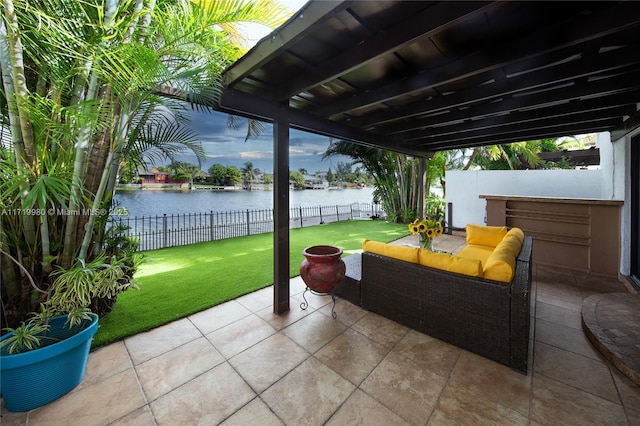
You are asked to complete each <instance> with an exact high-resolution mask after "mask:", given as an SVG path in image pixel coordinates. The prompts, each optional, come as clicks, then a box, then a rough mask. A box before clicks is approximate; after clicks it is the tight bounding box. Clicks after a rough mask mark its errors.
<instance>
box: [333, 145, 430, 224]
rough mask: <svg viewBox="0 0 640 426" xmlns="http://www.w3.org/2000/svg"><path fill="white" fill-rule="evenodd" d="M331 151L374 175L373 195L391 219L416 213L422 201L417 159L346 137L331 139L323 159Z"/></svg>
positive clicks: (399, 219)
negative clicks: (336, 139)
mask: <svg viewBox="0 0 640 426" xmlns="http://www.w3.org/2000/svg"><path fill="white" fill-rule="evenodd" d="M332 155H346V156H348V157H351V158H352V159H353V160H354V161H353V163H352V164H351V165H353V164H361V165H362V166H363V167H364V168H365V170H367V172H368V173H369V174H370V175H371V176H373V179H374V185H375V190H374V197H375V198H376V199H378V200H379V201H380V203H381V204H382V207H383V209H384V211H385V213H386V214H387V217H388V218H389V219H390V220H392V221H395V222H398V223H406V222H409V221H411V220H413V219H414V218H415V217H416V215H417V212H418V211H419V208H418V207H419V204H420V202H421V200H420V197H419V185H420V184H421V182H420V179H419V162H418V160H417V159H409V158H408V157H407V156H406V155H404V154H399V153H395V152H390V151H384V150H381V149H378V148H370V147H367V146H364V145H357V144H354V143H351V142H347V141H338V142H331V143H330V144H329V147H328V148H327V150H326V151H325V153H324V154H323V159H324V158H327V157H330V156H332ZM351 165H350V166H351Z"/></svg>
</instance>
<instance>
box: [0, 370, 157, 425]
mask: <svg viewBox="0 0 640 426" xmlns="http://www.w3.org/2000/svg"><path fill="white" fill-rule="evenodd" d="M145 402H146V401H145V399H144V395H143V394H142V390H141V389H140V386H139V385H138V381H137V379H136V375H135V373H134V371H133V368H131V369H128V370H126V371H123V372H122V373H119V374H116V375H114V376H111V377H109V378H107V379H105V380H103V381H102V382H99V383H97V384H95V385H92V386H87V387H85V388H83V389H80V390H78V391H77V392H71V393H69V394H67V395H65V396H63V397H62V398H60V399H58V400H56V401H54V402H52V403H50V404H47V405H45V406H44V407H40V408H38V409H37V410H33V411H31V412H30V413H29V423H28V424H29V425H47V426H55V425H69V424H71V423H73V424H78V425H100V424H109V423H111V422H114V421H116V420H117V419H120V418H122V417H124V416H126V415H128V414H130V413H132V412H134V411H136V410H138V409H139V408H141V407H143V406H144V405H145ZM2 423H3V424H4V419H3V422H2Z"/></svg>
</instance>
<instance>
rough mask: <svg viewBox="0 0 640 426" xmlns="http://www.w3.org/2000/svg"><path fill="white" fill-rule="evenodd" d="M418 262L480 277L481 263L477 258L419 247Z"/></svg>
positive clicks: (481, 273) (481, 274)
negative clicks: (435, 251)
mask: <svg viewBox="0 0 640 426" xmlns="http://www.w3.org/2000/svg"><path fill="white" fill-rule="evenodd" d="M418 262H419V263H420V265H422V266H428V267H430V268H436V269H442V270H443V271H447V272H455V273H457V274H463V275H469V276H472V277H479V278H482V276H483V272H482V263H481V262H480V261H479V260H477V259H468V258H465V257H460V256H454V255H451V254H447V253H434V252H432V251H429V250H425V249H420V252H419V255H418Z"/></svg>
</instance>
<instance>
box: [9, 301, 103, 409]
mask: <svg viewBox="0 0 640 426" xmlns="http://www.w3.org/2000/svg"><path fill="white" fill-rule="evenodd" d="M91 316H92V320H91V321H89V320H86V321H84V322H83V324H81V325H80V326H76V327H73V328H71V329H69V328H68V327H66V326H65V321H66V320H67V316H66V315H64V316H60V317H56V318H53V319H52V320H51V321H50V322H49V324H50V326H51V327H50V330H49V332H48V333H47V335H48V336H51V337H54V338H56V339H64V340H61V341H58V342H56V343H53V344H51V345H48V346H45V347H41V348H39V349H36V350H33V351H29V352H24V353H20V354H15V355H5V354H4V350H3V353H2V355H1V356H0V372H1V373H2V383H1V391H2V397H3V398H4V402H5V404H6V407H7V410H9V411H29V410H33V409H34V408H38V407H41V406H43V405H45V404H48V403H50V402H52V401H55V400H56V399H58V398H60V397H61V396H63V395H65V394H67V393H69V392H70V391H71V390H72V389H73V388H75V387H76V386H78V384H79V383H80V382H81V381H82V377H83V376H84V371H85V368H86V366H87V358H88V357H89V350H90V349H91V339H92V338H93V335H94V334H96V331H97V330H98V316H97V315H94V314H91ZM10 335H11V334H6V335H4V336H2V339H0V340H4V339H6V338H8V337H9V336H10Z"/></svg>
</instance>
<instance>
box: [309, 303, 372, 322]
mask: <svg viewBox="0 0 640 426" xmlns="http://www.w3.org/2000/svg"><path fill="white" fill-rule="evenodd" d="M332 305H333V303H327V304H326V305H324V306H323V307H322V308H320V309H319V311H320V312H322V313H323V314H325V315H327V316H331V307H332ZM335 312H336V314H337V318H336V319H337V320H338V321H340V322H341V323H343V324H344V325H346V326H347V327H351V326H352V325H353V324H355V323H356V322H358V321H359V320H360V319H361V318H362V317H363V316H365V315H367V311H365V310H364V309H362V308H361V307H359V306H356V305H354V304H353V303H351V302H347V301H346V300H343V299H336V307H335Z"/></svg>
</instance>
